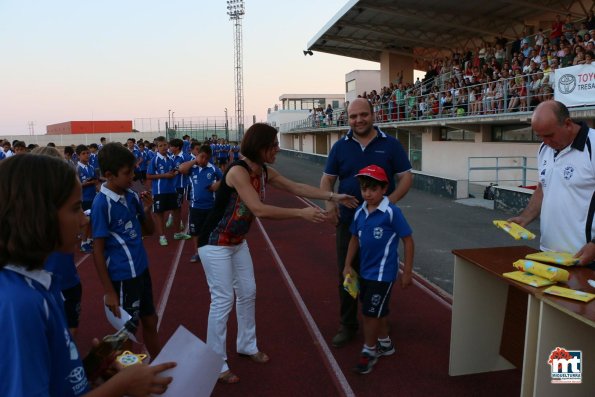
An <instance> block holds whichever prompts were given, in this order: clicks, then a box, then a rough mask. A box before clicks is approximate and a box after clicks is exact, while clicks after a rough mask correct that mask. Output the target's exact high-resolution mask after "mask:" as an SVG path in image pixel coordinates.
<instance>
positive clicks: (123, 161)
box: [97, 142, 136, 176]
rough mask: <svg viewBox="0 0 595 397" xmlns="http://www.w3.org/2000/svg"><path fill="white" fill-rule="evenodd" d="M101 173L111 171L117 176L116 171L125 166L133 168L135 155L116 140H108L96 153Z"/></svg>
mask: <svg viewBox="0 0 595 397" xmlns="http://www.w3.org/2000/svg"><path fill="white" fill-rule="evenodd" d="M97 161H98V162H99V169H100V170H101V175H103V176H105V173H106V172H108V171H109V172H111V173H112V175H114V176H117V175H118V172H119V171H120V170H121V169H122V168H125V167H130V168H133V167H134V165H135V164H136V157H134V154H132V152H131V151H130V150H128V149H127V148H126V147H124V146H122V145H120V144H119V143H117V142H110V143H107V144H105V145H104V146H103V148H102V149H101V150H100V151H99V154H98V155H97Z"/></svg>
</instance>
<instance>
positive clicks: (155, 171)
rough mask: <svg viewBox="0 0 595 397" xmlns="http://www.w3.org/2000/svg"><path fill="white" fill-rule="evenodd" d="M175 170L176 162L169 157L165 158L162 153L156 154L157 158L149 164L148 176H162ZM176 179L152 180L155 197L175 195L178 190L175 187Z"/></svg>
mask: <svg viewBox="0 0 595 397" xmlns="http://www.w3.org/2000/svg"><path fill="white" fill-rule="evenodd" d="M173 169H174V161H173V160H172V159H171V157H169V156H163V155H161V153H156V154H155V158H153V160H151V162H150V163H149V168H148V169H147V174H150V175H161V174H167V173H168V172H169V171H171V170H173ZM174 180H175V178H159V179H152V180H151V185H152V189H153V195H157V194H170V193H175V192H176V188H175V185H174Z"/></svg>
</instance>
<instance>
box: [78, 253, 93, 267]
mask: <svg viewBox="0 0 595 397" xmlns="http://www.w3.org/2000/svg"><path fill="white" fill-rule="evenodd" d="M89 256H90V254H86V255H85V256H83V257H82V258H81V259H79V261H78V262H77V263H76V264H75V266H76V267H77V268H78V267H79V266H80V265H81V263H83V262H84V261H85V259H87V258H88V257H89Z"/></svg>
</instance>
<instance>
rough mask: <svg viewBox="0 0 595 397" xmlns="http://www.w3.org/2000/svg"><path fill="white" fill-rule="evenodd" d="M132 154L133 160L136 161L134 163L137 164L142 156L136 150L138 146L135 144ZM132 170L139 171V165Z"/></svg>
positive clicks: (138, 150)
mask: <svg viewBox="0 0 595 397" xmlns="http://www.w3.org/2000/svg"><path fill="white" fill-rule="evenodd" d="M131 152H132V154H134V158H135V159H136V161H137V162H138V159H139V158H141V159H142V157H143V154H142V153H141V152H140V149H139V148H138V146H137V145H136V144H135V145H134V148H132V150H131ZM134 169H135V170H136V171H140V164H139V165H138V166H136V167H134Z"/></svg>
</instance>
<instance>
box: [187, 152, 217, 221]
mask: <svg viewBox="0 0 595 397" xmlns="http://www.w3.org/2000/svg"><path fill="white" fill-rule="evenodd" d="M221 178H223V173H222V172H221V170H220V169H219V168H217V167H215V166H214V165H213V164H211V163H208V164H207V166H206V167H200V166H198V165H193V166H192V168H191V169H190V181H191V183H192V190H191V192H192V201H191V203H190V206H191V207H192V208H198V209H201V210H209V209H211V208H213V204H214V203H215V192H211V191H210V190H209V186H211V185H212V184H213V183H215V182H216V181H218V180H220V179H221Z"/></svg>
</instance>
